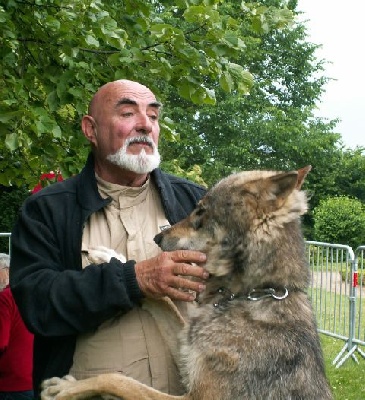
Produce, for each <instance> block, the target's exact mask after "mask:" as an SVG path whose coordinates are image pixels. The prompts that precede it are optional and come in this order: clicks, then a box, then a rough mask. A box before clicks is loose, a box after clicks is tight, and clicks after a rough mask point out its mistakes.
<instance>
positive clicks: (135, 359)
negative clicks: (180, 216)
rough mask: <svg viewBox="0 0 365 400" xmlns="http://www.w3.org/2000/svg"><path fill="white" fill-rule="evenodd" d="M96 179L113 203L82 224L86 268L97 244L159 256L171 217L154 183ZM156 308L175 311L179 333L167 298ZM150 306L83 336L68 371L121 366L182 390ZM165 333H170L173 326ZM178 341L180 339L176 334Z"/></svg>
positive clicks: (130, 255) (131, 254) (83, 373)
mask: <svg viewBox="0 0 365 400" xmlns="http://www.w3.org/2000/svg"><path fill="white" fill-rule="evenodd" d="M97 179H98V187H99V192H100V194H101V195H102V196H103V197H107V196H110V197H111V198H112V202H111V203H110V204H109V205H108V206H107V207H106V208H104V209H103V210H100V211H99V212H97V213H94V214H92V215H91V217H90V219H89V221H88V223H87V224H86V226H85V228H84V232H83V238H82V250H83V267H84V268H85V267H87V265H88V264H89V261H88V260H87V256H86V255H85V253H84V252H85V251H87V249H88V248H89V247H93V246H99V245H102V246H106V247H109V248H112V249H113V250H115V251H116V252H117V253H121V254H123V255H124V256H125V257H126V259H127V260H131V259H133V260H135V261H137V262H138V261H141V260H144V259H148V258H151V257H153V256H156V255H158V254H159V252H160V249H159V248H158V246H157V245H156V244H155V242H154V241H153V238H154V236H155V235H156V234H157V233H158V232H160V231H161V229H163V227H165V226H166V225H169V222H168V221H167V219H166V217H165V214H164V211H163V208H162V205H161V201H160V197H159V195H158V193H157V190H156V188H155V186H154V184H153V183H152V182H150V181H147V182H146V183H145V185H143V186H142V187H137V188H135V187H123V186H120V185H115V184H111V183H108V182H105V181H103V180H101V179H100V178H97ZM147 303H148V301H147ZM154 304H159V303H158V302H157V303H156V301H154ZM147 305H148V304H147ZM179 306H180V305H179ZM158 308H160V309H161V310H163V312H167V313H169V314H171V315H169V316H168V318H167V319H170V317H171V318H172V319H171V321H173V322H172V326H173V327H174V328H175V327H176V332H177V331H178V330H180V329H181V327H182V326H181V320H180V321H179V319H178V318H177V317H176V316H175V315H173V314H174V313H173V312H172V311H171V312H170V311H169V308H168V307H166V303H165V302H163V301H161V307H158ZM146 309H148V307H146ZM146 309H145V308H144V307H142V308H139V307H136V308H134V309H133V310H131V311H130V312H128V313H127V314H124V315H122V316H117V317H115V318H113V319H110V320H108V321H106V322H104V323H103V324H102V325H100V326H99V327H98V329H97V330H96V331H95V332H91V333H88V334H84V335H80V336H79V337H78V339H77V343H76V350H75V353H74V360H73V366H72V368H71V370H70V374H71V375H73V376H75V378H76V379H84V378H87V377H90V376H94V375H98V374H101V373H107V372H117V371H119V372H121V373H123V374H125V375H128V376H130V377H132V378H135V379H137V380H139V381H140V382H143V383H145V384H147V385H149V386H152V387H154V388H155V389H158V390H161V391H163V392H166V393H170V394H182V393H183V392H184V391H183V388H182V386H181V384H180V376H179V373H178V370H177V367H176V363H175V361H174V359H173V356H172V352H171V349H170V348H169V347H168V346H167V344H166V340H164V338H165V335H164V332H162V333H161V330H162V329H163V328H161V324H158V322H157V323H156V319H155V318H154V317H153V313H152V314H151V312H149V311H147V310H146ZM166 310H167V311H166ZM175 321H176V322H175ZM166 334H167V335H170V336H171V331H170V332H167V333H166ZM170 341H171V340H170ZM174 342H176V344H177V338H176V341H175V340H174Z"/></svg>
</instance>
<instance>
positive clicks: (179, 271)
mask: <svg viewBox="0 0 365 400" xmlns="http://www.w3.org/2000/svg"><path fill="white" fill-rule="evenodd" d="M174 274H175V275H183V276H193V277H195V278H201V279H208V277H209V272H208V271H206V270H205V269H204V268H203V267H199V266H198V265H192V264H185V263H180V264H176V266H175V267H174Z"/></svg>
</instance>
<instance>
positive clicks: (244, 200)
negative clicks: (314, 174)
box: [155, 166, 311, 276]
mask: <svg viewBox="0 0 365 400" xmlns="http://www.w3.org/2000/svg"><path fill="white" fill-rule="evenodd" d="M310 169H311V167H310V166H308V167H305V168H302V169H300V170H298V171H291V172H278V171H244V172H240V173H237V174H233V175H231V176H228V177H227V178H225V179H223V180H221V181H220V182H218V183H217V184H216V185H215V186H214V187H213V188H212V189H210V190H209V191H208V192H207V194H206V195H205V196H204V197H203V198H202V200H201V201H200V202H199V204H198V205H197V207H196V209H195V210H194V211H193V212H192V213H191V214H190V215H189V216H188V217H187V218H185V219H184V220H182V221H180V222H179V223H177V224H175V225H173V226H172V227H171V228H169V229H166V230H164V231H162V232H161V233H160V234H158V235H157V236H156V237H155V241H156V243H157V244H158V245H159V246H160V247H161V249H162V250H164V251H172V250H177V249H189V250H199V251H202V252H205V253H206V254H207V262H206V265H205V268H206V269H207V270H208V271H209V273H210V274H211V275H213V276H224V275H227V274H230V273H231V272H232V271H234V270H235V269H237V268H238V269H239V268H242V266H244V265H247V264H249V263H251V262H252V260H254V259H255V258H259V257H261V256H262V254H260V252H262V250H263V246H265V244H268V243H273V241H275V240H278V239H279V240H280V237H281V235H282V231H283V228H284V227H285V226H287V225H288V224H290V223H291V222H293V221H298V220H299V219H300V215H302V214H304V213H305V212H306V211H307V199H306V195H305V193H304V192H303V191H301V190H300V188H301V186H302V183H303V181H304V178H305V176H306V175H307V173H308V172H309V171H310ZM266 247H268V246H266ZM266 253H267V252H266ZM264 256H265V257H269V255H268V254H266V255H264Z"/></svg>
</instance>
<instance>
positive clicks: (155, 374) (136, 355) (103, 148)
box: [10, 80, 207, 394]
mask: <svg viewBox="0 0 365 400" xmlns="http://www.w3.org/2000/svg"><path fill="white" fill-rule="evenodd" d="M160 110H161V104H160V103H159V102H158V101H157V100H156V98H155V95H154V94H153V93H152V92H151V90H149V89H148V88H147V87H145V86H143V85H141V84H140V83H137V82H133V81H128V80H118V81H115V82H110V83H107V84H105V85H104V86H102V87H101V88H100V89H99V90H98V92H97V93H96V94H95V96H94V97H93V99H92V101H91V103H90V106H89V111H88V115H85V116H84V117H83V119H82V131H83V133H84V135H85V137H86V139H87V140H88V141H89V142H90V144H91V153H90V155H89V158H88V160H87V163H86V165H85V167H84V169H83V170H82V171H81V173H80V174H78V175H76V176H74V177H72V178H70V179H67V180H65V181H63V182H59V183H56V184H53V185H51V186H49V187H47V188H45V189H43V190H41V191H40V192H38V193H37V194H34V195H32V196H30V197H29V198H28V199H27V200H26V201H25V203H24V205H23V207H22V211H21V214H20V217H19V219H18V221H17V223H16V224H15V227H14V229H13V233H12V260H11V273H10V284H11V286H12V290H13V294H14V297H15V299H16V301H17V303H18V306H19V309H20V311H21V314H22V316H23V318H24V321H25V323H26V324H27V326H28V328H29V329H30V330H31V331H32V332H34V334H35V347H34V384H35V391H36V393H39V384H40V383H41V381H42V380H43V379H45V378H49V377H52V376H63V375H65V374H68V373H70V374H72V375H73V376H75V377H76V378H77V379H83V378H86V377H89V376H93V375H96V374H100V373H103V372H111V371H114V372H115V371H119V372H121V373H123V374H126V375H128V376H131V377H133V378H135V379H138V380H140V381H141V382H143V383H145V384H148V385H150V386H153V387H155V388H156V389H159V390H162V391H165V392H167V393H170V394H180V393H182V392H183V389H182V387H181V384H180V380H179V373H178V370H177V367H176V363H175V361H174V358H173V354H172V352H173V350H172V349H171V348H170V346H168V345H167V343H166V337H167V336H169V335H166V332H162V331H163V329H162V328H161V325H159V323H158V321H156V318H155V315H154V313H153V312H151V311H150V310H151V307H150V308H148V307H145V304H146V303H147V305H148V303H150V304H152V303H153V306H154V308H155V309H156V308H157V310H158V309H159V307H160V308H161V310H162V311H163V312H162V314H163V315H165V316H166V319H168V318H170V317H171V320H172V321H174V318H175V317H176V326H179V325H178V324H179V323H180V322H179V321H181V320H182V318H183V314H184V308H185V307H186V305H187V304H188V303H189V302H191V301H192V300H194V295H195V293H197V292H201V291H202V290H204V288H205V287H204V279H206V278H207V272H206V271H205V270H204V268H203V267H202V264H203V263H204V262H205V259H206V257H205V255H204V254H203V253H200V252H194V251H173V252H169V253H163V252H161V251H160V249H159V248H158V247H157V245H156V244H155V243H154V241H153V238H154V236H155V235H156V234H157V233H158V232H160V231H161V229H164V227H166V226H169V225H170V224H174V223H176V222H178V221H179V220H181V219H182V218H184V217H185V216H186V215H188V214H189V213H190V212H191V211H192V210H193V209H194V207H195V205H196V203H197V201H198V200H199V199H200V198H201V197H202V196H203V194H204V192H205V190H204V188H202V187H200V186H198V185H196V184H194V183H192V182H189V181H187V180H184V179H181V178H177V177H174V176H171V175H169V174H166V173H164V172H162V171H161V170H160V169H159V168H158V166H159V162H160V156H159V152H158V139H159V132H160V128H159V115H160ZM98 246H104V247H107V248H110V249H113V250H114V251H115V252H116V253H118V254H122V255H123V256H124V257H125V259H126V261H125V262H122V261H121V260H122V258H121V257H119V259H118V258H115V257H112V258H111V259H110V260H109V261H108V262H102V263H95V262H92V263H90V259H89V257H88V255H89V251H90V249H93V248H95V247H98ZM189 277H194V278H195V279H194V280H191V279H190V278H189ZM166 299H168V300H169V301H166ZM169 302H170V303H171V304H172V305H173V307H167V306H166V305H167V304H168V303H169ZM173 302H174V303H173ZM152 308H153V307H152ZM180 313H181V315H179V314H180ZM169 314H170V315H169ZM179 316H180V317H181V318H180V319H179ZM172 325H174V323H172ZM170 336H171V335H170ZM173 339H174V338H173Z"/></svg>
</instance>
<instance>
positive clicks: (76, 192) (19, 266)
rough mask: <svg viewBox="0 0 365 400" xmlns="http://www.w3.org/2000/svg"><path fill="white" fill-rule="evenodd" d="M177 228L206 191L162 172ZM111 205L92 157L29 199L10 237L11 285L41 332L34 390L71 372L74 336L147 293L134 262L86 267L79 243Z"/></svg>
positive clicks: (157, 174)
mask: <svg viewBox="0 0 365 400" xmlns="http://www.w3.org/2000/svg"><path fill="white" fill-rule="evenodd" d="M151 176H152V179H153V180H154V182H155V184H156V186H157V188H158V191H159V193H160V196H161V201H162V204H163V207H164V210H165V213H166V217H167V219H168V220H169V222H170V223H171V224H174V223H176V222H178V221H179V220H181V219H183V218H185V216H186V215H188V214H189V213H190V212H191V211H192V210H193V209H194V207H195V205H196V203H197V201H198V200H199V199H200V198H201V197H202V196H203V194H204V192H205V190H204V188H202V187H201V186H199V185H196V184H194V183H192V182H189V181H187V180H184V179H181V178H177V177H174V176H172V175H169V174H166V173H164V172H162V171H161V170H159V169H156V170H154V171H153V172H152V174H151ZM109 202H110V199H103V198H102V197H101V196H100V195H99V192H98V188H97V183H96V179H95V172H94V159H93V156H92V155H90V156H89V158H88V160H87V163H86V165H85V167H84V169H83V170H82V171H81V173H80V174H78V175H76V176H74V177H72V178H69V179H67V180H65V181H63V182H59V183H55V184H53V185H51V186H49V187H46V188H44V189H43V190H41V191H40V192H38V193H36V194H34V195H32V196H30V197H29V198H28V199H27V200H26V201H25V203H24V204H23V206H22V209H21V211H20V215H19V218H18V220H17V222H16V224H15V226H14V229H13V232H12V236H11V267H10V271H11V272H10V285H11V289H12V292H13V295H14V298H15V300H16V303H17V305H18V307H19V310H20V313H21V315H22V317H23V319H24V321H25V323H26V325H27V327H28V329H29V330H30V331H31V332H33V333H34V334H35V340H34V370H33V378H34V386H35V390H36V391H37V390H38V389H39V384H40V382H41V381H42V380H44V379H46V378H49V377H52V376H63V375H65V374H66V373H68V371H69V369H70V367H71V364H72V359H73V353H74V349H75V343H76V337H77V335H78V334H80V333H84V332H90V331H93V330H95V329H96V328H97V327H98V326H99V325H100V324H101V323H102V322H104V321H105V320H107V319H109V318H111V317H112V316H114V315H116V314H117V313H121V312H122V313H126V312H128V311H129V310H131V309H132V308H133V307H136V306H138V304H139V302H140V300H141V298H142V293H141V292H140V290H139V287H138V284H137V281H136V276H135V272H134V264H135V262H134V261H133V260H129V261H127V262H126V263H125V264H124V266H123V268H121V263H120V261H118V260H117V259H115V258H112V260H111V261H110V263H108V264H104V265H103V264H101V265H90V266H88V267H87V268H85V269H82V264H81V239H82V233H83V227H84V225H85V222H86V220H87V219H88V218H89V216H90V215H91V214H92V213H94V212H96V211H98V210H100V209H101V208H103V207H105V206H106V205H107V204H108V203H109Z"/></svg>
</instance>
